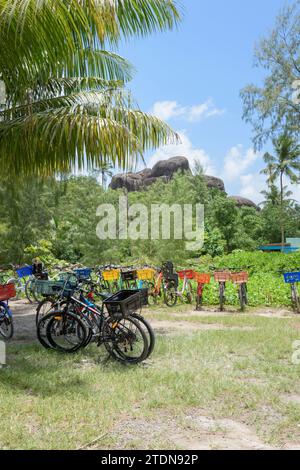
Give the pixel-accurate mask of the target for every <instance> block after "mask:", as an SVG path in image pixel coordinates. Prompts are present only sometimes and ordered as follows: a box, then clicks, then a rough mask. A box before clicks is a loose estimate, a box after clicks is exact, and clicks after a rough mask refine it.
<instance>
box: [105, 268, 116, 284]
mask: <svg viewBox="0 0 300 470" xmlns="http://www.w3.org/2000/svg"><path fill="white" fill-rule="evenodd" d="M102 277H103V279H104V281H118V280H119V278H120V270H119V269H111V270H110V271H103V272H102Z"/></svg>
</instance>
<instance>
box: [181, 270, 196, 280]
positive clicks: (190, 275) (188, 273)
mask: <svg viewBox="0 0 300 470" xmlns="http://www.w3.org/2000/svg"><path fill="white" fill-rule="evenodd" d="M177 274H178V276H179V277H180V279H194V271H193V270H192V269H186V270H184V271H178V273H177Z"/></svg>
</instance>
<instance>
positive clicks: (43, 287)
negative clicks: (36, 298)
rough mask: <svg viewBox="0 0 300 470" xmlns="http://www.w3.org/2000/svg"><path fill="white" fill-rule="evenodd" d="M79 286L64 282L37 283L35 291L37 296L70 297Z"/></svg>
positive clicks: (35, 283)
mask: <svg viewBox="0 0 300 470" xmlns="http://www.w3.org/2000/svg"><path fill="white" fill-rule="evenodd" d="M76 287H77V284H76V283H74V282H64V281H35V282H34V290H35V292H36V293H37V294H41V295H43V296H45V297H51V296H57V295H64V296H65V295H70V294H72V292H74V290H75V289H76Z"/></svg>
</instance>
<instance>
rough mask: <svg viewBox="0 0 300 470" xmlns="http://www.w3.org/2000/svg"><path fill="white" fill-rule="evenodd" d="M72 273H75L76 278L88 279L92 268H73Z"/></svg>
mask: <svg viewBox="0 0 300 470" xmlns="http://www.w3.org/2000/svg"><path fill="white" fill-rule="evenodd" d="M74 273H75V274H76V276H77V278H78V279H89V278H90V277H91V274H92V269H90V268H81V269H74Z"/></svg>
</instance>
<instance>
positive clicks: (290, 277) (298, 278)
mask: <svg viewBox="0 0 300 470" xmlns="http://www.w3.org/2000/svg"><path fill="white" fill-rule="evenodd" d="M283 276H284V282H285V283H286V284H295V283H296V282H300V272H294V273H284V275H283Z"/></svg>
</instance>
